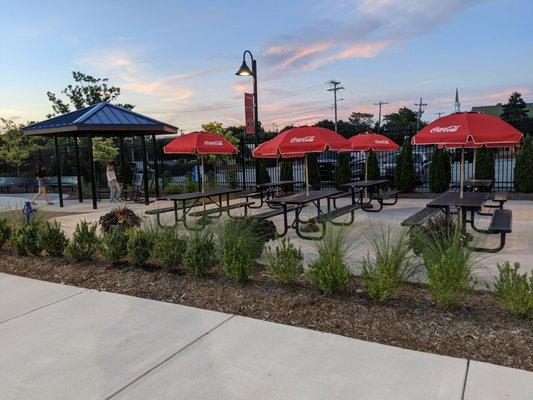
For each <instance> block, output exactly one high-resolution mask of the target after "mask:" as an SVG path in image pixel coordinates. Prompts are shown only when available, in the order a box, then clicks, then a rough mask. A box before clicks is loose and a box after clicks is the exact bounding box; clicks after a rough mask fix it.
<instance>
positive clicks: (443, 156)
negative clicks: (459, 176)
mask: <svg viewBox="0 0 533 400" xmlns="http://www.w3.org/2000/svg"><path fill="white" fill-rule="evenodd" d="M451 179H452V167H451V157H450V153H448V152H447V151H446V150H443V149H436V150H435V151H434V152H433V154H432V155H431V164H430V166H429V189H430V190H431V191H432V192H433V193H442V192H445V191H447V190H448V188H449V187H450V181H451Z"/></svg>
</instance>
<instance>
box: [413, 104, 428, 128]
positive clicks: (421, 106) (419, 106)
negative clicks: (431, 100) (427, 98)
mask: <svg viewBox="0 0 533 400" xmlns="http://www.w3.org/2000/svg"><path fill="white" fill-rule="evenodd" d="M415 106H418V113H417V114H418V121H417V122H416V130H417V131H418V130H419V129H420V122H421V121H422V114H423V113H424V110H422V108H423V107H425V106H427V103H422V97H420V101H419V102H418V103H415Z"/></svg>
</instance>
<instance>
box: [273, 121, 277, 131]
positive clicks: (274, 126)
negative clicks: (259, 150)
mask: <svg viewBox="0 0 533 400" xmlns="http://www.w3.org/2000/svg"><path fill="white" fill-rule="evenodd" d="M272 132H276V133H277V132H278V124H276V123H275V122H272Z"/></svg>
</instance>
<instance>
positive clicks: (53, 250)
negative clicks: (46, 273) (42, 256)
mask: <svg viewBox="0 0 533 400" xmlns="http://www.w3.org/2000/svg"><path fill="white" fill-rule="evenodd" d="M37 244H38V246H39V248H41V249H42V250H44V251H46V253H48V254H49V255H51V256H54V257H62V256H63V254H64V253H65V248H66V247H67V245H68V239H67V237H66V236H65V233H64V232H63V231H62V230H61V226H60V224H59V223H57V222H56V221H54V222H53V223H50V222H48V221H46V222H45V223H44V224H42V226H41V228H40V229H39V232H38V235H37Z"/></svg>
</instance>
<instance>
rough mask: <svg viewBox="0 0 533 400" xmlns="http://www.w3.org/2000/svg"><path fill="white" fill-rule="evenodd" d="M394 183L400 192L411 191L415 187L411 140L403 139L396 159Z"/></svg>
mask: <svg viewBox="0 0 533 400" xmlns="http://www.w3.org/2000/svg"><path fill="white" fill-rule="evenodd" d="M394 185H395V186H396V188H397V189H399V190H401V191H402V192H412V191H414V190H415V188H416V170H415V165H414V163H413V148H412V147H411V142H410V141H409V140H405V141H404V143H403V145H402V150H401V151H400V154H399V155H398V158H397V159H396V170H395V171H394Z"/></svg>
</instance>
